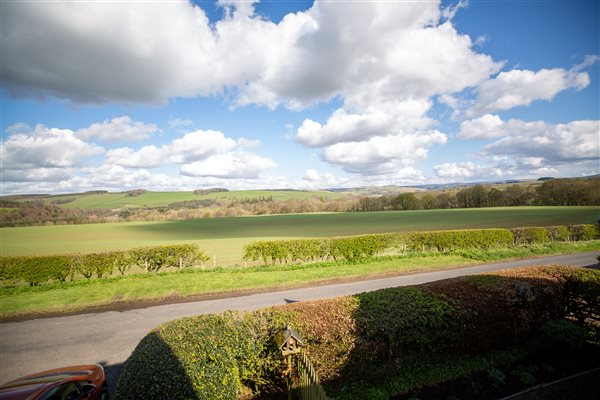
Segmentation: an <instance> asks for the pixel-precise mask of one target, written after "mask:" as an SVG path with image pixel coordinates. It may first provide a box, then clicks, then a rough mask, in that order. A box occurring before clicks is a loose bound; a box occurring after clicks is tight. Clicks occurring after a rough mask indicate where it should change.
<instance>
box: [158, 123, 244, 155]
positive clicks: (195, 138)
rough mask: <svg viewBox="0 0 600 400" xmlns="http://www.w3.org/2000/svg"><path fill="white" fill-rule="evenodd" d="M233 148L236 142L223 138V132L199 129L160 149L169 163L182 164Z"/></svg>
mask: <svg viewBox="0 0 600 400" xmlns="http://www.w3.org/2000/svg"><path fill="white" fill-rule="evenodd" d="M235 146H236V141H235V140H233V139H231V138H228V137H225V135H224V134H223V132H219V131H213V130H202V129H199V130H196V131H194V132H189V133H186V134H185V135H183V136H182V137H180V138H178V139H175V140H173V141H172V142H171V143H170V144H168V145H165V146H163V148H162V149H163V151H164V152H165V153H166V154H167V155H168V158H169V161H170V162H171V163H174V164H183V163H190V162H194V161H197V160H201V159H204V158H206V157H209V156H211V155H213V154H218V153H223V152H226V151H229V150H231V149H233V148H234V147H235Z"/></svg>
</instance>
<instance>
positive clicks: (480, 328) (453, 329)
mask: <svg viewBox="0 0 600 400" xmlns="http://www.w3.org/2000/svg"><path fill="white" fill-rule="evenodd" d="M599 290H600V271H596V270H581V269H574V268H569V267H536V268H522V269H517V270H510V271H506V272H501V273H496V274H494V275H479V276H473V277H461V278H456V279H451V280H446V281H440V282H434V283H430V284H425V285H420V286H414V287H399V288H393V289H384V290H379V291H375V292H370V293H362V294H358V295H355V296H347V297H340V298H336V299H328V300H321V301H313V302H304V303H293V304H289V305H286V306H278V307H273V308H268V309H263V310H258V311H253V312H247V313H240V312H228V313H225V314H219V315H200V316H196V317H190V318H184V319H180V320H176V321H172V322H169V323H166V324H163V325H161V326H159V327H157V328H156V329H154V330H153V331H152V332H150V334H149V335H147V336H146V337H145V338H144V339H143V340H142V341H141V342H140V343H139V344H138V346H137V348H136V349H135V350H134V352H133V353H132V355H131V356H130V358H129V359H128V360H127V361H126V363H125V365H124V367H123V370H122V373H121V376H120V379H119V383H118V386H117V398H118V399H121V400H129V399H132V400H133V399H137V398H139V397H138V395H139V393H144V395H145V397H146V398H169V399H173V400H177V399H237V398H242V397H243V398H251V397H252V396H257V395H262V396H263V397H265V398H270V397H274V396H275V395H276V394H277V393H278V391H279V392H280V391H281V390H282V388H283V387H284V386H285V385H284V384H283V381H282V371H283V368H284V367H283V365H282V357H281V355H280V354H279V353H278V351H277V350H276V349H275V345H274V340H273V338H274V334H275V333H276V331H277V330H278V329H280V328H281V327H283V326H284V325H285V323H290V324H291V325H292V326H294V327H295V328H296V329H297V330H298V331H299V332H300V333H301V335H302V336H303V338H304V342H305V345H306V351H307V352H308V354H309V358H310V359H311V360H312V362H313V364H314V365H315V367H316V370H317V372H318V374H319V376H320V378H321V381H322V382H323V383H324V385H325V387H326V390H327V391H328V393H329V394H330V395H334V396H335V397H336V398H341V399H365V398H373V394H374V393H378V396H379V395H380V396H382V398H387V397H388V396H391V395H394V394H398V393H401V392H403V391H406V390H409V389H412V388H415V387H418V386H419V385H426V384H432V383H436V382H437V381H436V380H438V381H439V380H440V379H443V378H444V376H446V377H447V373H446V374H445V375H444V374H442V375H439V376H438V375H436V374H435V373H433V372H431V371H433V370H431V368H429V367H427V368H425V370H423V368H424V365H425V366H433V365H436V364H439V363H440V362H443V360H452V359H453V358H456V359H464V357H474V358H477V357H480V358H481V356H480V355H481V354H489V352H493V351H497V350H498V349H501V348H504V347H505V346H507V345H510V344H512V343H515V342H518V341H520V340H524V339H526V338H528V337H529V336H530V335H531V334H532V332H534V331H535V330H536V329H538V328H539V327H540V326H542V325H543V324H544V322H545V321H548V320H552V319H557V318H562V317H565V316H569V317H571V318H573V319H574V320H578V321H580V323H581V324H585V323H586V322H587V325H588V326H592V324H590V321H591V319H593V318H598V315H599V313H598V308H597V307H598V303H597V301H598V297H597V296H598V291H599ZM594 299H595V300H594ZM594 301H595V302H594ZM586 302H587V303H586ZM586 304H587V305H586ZM595 322H596V323H600V321H598V320H596V321H595ZM461 357H462V358H461ZM466 365H467V366H465V367H464V368H472V367H473V365H472V364H466ZM469 365H471V366H469ZM478 365H483V364H481V362H480V363H479V364H478ZM461 368H463V367H461ZM459 369H460V368H459ZM423 371H426V372H427V373H423ZM430 372H431V373H430ZM463 372H464V371H463ZM375 386H376V388H375Z"/></svg>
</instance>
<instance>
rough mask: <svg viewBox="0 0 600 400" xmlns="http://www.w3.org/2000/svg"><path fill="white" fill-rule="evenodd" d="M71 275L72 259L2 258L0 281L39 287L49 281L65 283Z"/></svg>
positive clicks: (57, 257) (63, 257) (56, 257)
mask: <svg viewBox="0 0 600 400" xmlns="http://www.w3.org/2000/svg"><path fill="white" fill-rule="evenodd" d="M70 274H71V257H69V256H42V257H34V256H31V257H1V258H0V279H1V280H2V282H5V283H7V284H16V283H19V282H23V281H24V282H27V283H28V284H29V285H31V286H38V285H41V284H44V283H46V282H48V281H55V282H64V281H65V280H66V279H67V277H68V276H69V275H70Z"/></svg>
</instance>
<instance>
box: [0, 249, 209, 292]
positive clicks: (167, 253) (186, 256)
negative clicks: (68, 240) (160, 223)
mask: <svg viewBox="0 0 600 400" xmlns="http://www.w3.org/2000/svg"><path fill="white" fill-rule="evenodd" d="M208 259H209V257H208V256H207V255H206V254H204V252H203V251H202V250H200V249H199V248H198V247H197V246H196V245H192V244H181V245H170V246H158V247H143V248H137V249H132V250H130V251H128V252H122V251H115V252H100V253H88V254H68V255H59V256H16V257H0V281H1V282H2V283H3V284H5V285H16V284H20V283H28V284H29V285H31V286H37V285H41V284H44V283H47V282H63V281H65V280H67V278H69V279H70V280H77V279H78V278H79V277H84V278H92V277H94V276H95V277H97V278H103V277H106V276H109V275H112V274H113V273H114V272H115V270H118V271H119V272H120V273H121V274H124V273H125V272H126V271H127V270H128V269H129V268H130V267H131V266H132V265H135V264H137V265H139V266H140V267H142V268H144V269H145V270H146V272H157V271H159V270H160V269H162V268H168V267H175V268H183V267H190V266H194V265H200V264H202V263H203V262H206V261H208Z"/></svg>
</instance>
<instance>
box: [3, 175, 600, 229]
mask: <svg viewBox="0 0 600 400" xmlns="http://www.w3.org/2000/svg"><path fill="white" fill-rule="evenodd" d="M212 190H224V189H212ZM533 205H539V206H600V177H594V178H587V179H573V178H569V179H553V180H547V181H544V182H543V183H541V184H540V185H538V186H533V185H522V184H510V185H507V186H506V187H504V188H502V187H489V186H485V185H475V186H471V187H467V188H463V189H460V190H453V191H451V190H447V191H443V192H424V193H402V194H399V195H384V196H363V197H357V196H352V195H348V196H346V197H342V198H335V199H328V198H323V197H317V196H315V197H314V198H308V199H290V200H274V199H273V197H272V196H262V197H256V198H247V199H229V200H228V199H200V200H194V201H184V202H177V203H173V204H170V205H168V206H163V207H152V208H148V207H140V208H127V209H112V210H111V209H77V208H63V207H60V206H59V205H56V204H48V203H46V202H44V201H42V200H33V201H16V200H11V199H6V198H4V199H2V198H0V226H28V225H44V224H81V223H99V222H129V221H181V220H189V219H198V218H218V217H237V216H247V215H271V214H301V213H314V212H364V211H388V210H394V211H396V210H422V209H424V210H433V209H447V208H478V207H504V206H533Z"/></svg>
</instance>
